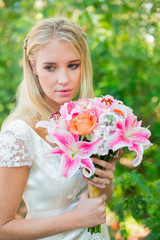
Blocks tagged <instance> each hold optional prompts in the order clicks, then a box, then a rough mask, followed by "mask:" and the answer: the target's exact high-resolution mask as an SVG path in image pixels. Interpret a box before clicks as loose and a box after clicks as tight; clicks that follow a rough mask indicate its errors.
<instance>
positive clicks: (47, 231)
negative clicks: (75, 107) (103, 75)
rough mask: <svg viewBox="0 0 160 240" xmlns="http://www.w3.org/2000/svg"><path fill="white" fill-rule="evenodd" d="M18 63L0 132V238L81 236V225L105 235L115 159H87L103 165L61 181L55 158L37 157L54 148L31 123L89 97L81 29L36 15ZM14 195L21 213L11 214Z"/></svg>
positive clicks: (14, 207) (88, 71) (76, 238)
mask: <svg viewBox="0 0 160 240" xmlns="http://www.w3.org/2000/svg"><path fill="white" fill-rule="evenodd" d="M23 66H24V79H23V81H22V82H21V84H20V87H19V90H18V95H17V96H18V98H17V107H16V108H15V110H14V111H13V112H12V113H11V114H10V115H9V117H8V118H7V119H6V120H5V122H4V124H3V126H2V130H1V133H0V193H1V194H0V240H8V239H15V240H22V239H23V240H37V239H48V240H49V239H51V240H60V239H63V240H80V239H86V240H88V239H90V237H91V236H90V234H89V233H87V228H88V227H93V226H96V225H99V224H102V234H101V235H100V236H99V237H98V235H97V237H96V239H107V240H108V239H109V235H108V230H107V225H106V223H105V222H106V202H107V201H109V200H110V198H111V196H112V193H113V186H112V179H113V174H114V170H115V166H114V165H115V162H116V160H117V159H112V161H110V163H106V162H104V161H102V160H99V159H96V158H93V162H94V163H97V164H99V165H100V166H103V169H104V170H99V169H96V175H98V177H95V178H94V179H92V180H91V179H87V178H85V177H84V176H82V173H81V171H80V170H78V171H77V172H76V174H75V175H74V176H73V177H72V178H71V179H70V180H68V179H65V178H63V177H61V176H60V172H59V166H60V158H59V157H58V156H56V155H55V156H54V157H53V158H52V159H50V160H46V159H45V157H44V155H45V153H47V152H48V151H50V150H51V149H52V148H53V147H55V145H53V144H51V143H49V142H47V140H46V138H45V137H46V134H47V133H46V131H45V130H44V128H43V129H42V128H38V129H36V127H35V126H36V123H37V122H38V121H40V120H48V119H49V118H50V116H51V114H52V113H55V112H57V111H58V110H59V109H60V106H61V105H62V104H64V103H65V102H69V101H71V100H72V99H74V98H75V97H76V96H77V94H79V97H81V98H87V97H94V93H93V86H92V66H91V59H90V53H89V50H88V46H87V41H86V37H85V34H84V32H83V31H82V30H81V28H80V27H79V26H78V25H77V24H76V23H74V22H73V21H71V20H70V19H67V18H62V17H59V18H48V19H43V20H41V21H40V22H38V23H37V24H36V25H35V26H34V27H33V28H32V29H31V31H30V32H29V34H28V36H27V37H26V39H25V42H24V65H23ZM119 156H120V154H119ZM87 183H89V184H91V185H93V186H95V187H98V188H100V189H101V195H100V197H98V198H95V199H90V198H89V197H88V191H87ZM22 197H23V199H24V201H25V204H26V206H27V211H28V213H27V216H26V218H25V219H16V218H15V216H16V212H17V209H18V206H19V204H20V201H21V199H22ZM94 239H95V238H94Z"/></svg>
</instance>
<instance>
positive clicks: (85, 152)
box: [77, 139, 102, 158]
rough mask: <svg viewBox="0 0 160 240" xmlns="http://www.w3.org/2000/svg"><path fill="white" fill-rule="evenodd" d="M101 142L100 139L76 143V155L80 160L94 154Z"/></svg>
mask: <svg viewBox="0 0 160 240" xmlns="http://www.w3.org/2000/svg"><path fill="white" fill-rule="evenodd" d="M101 141H102V140H101V139H97V140H96V141H95V142H78V143H77V145H78V149H79V152H78V153H77V155H78V156H79V157H80V158H88V157H90V156H91V155H92V154H94V153H96V150H97V148H98V147H99V145H100V143H101Z"/></svg>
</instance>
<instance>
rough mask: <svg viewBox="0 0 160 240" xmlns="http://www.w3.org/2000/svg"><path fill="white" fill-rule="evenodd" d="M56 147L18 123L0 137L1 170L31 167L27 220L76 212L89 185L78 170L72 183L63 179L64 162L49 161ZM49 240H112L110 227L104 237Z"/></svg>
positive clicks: (83, 233) (54, 239)
mask: <svg viewBox="0 0 160 240" xmlns="http://www.w3.org/2000/svg"><path fill="white" fill-rule="evenodd" d="M51 149H52V147H51V146H50V145H49V144H48V143H47V142H46V141H44V140H43V139H42V138H41V137H40V136H39V135H38V134H37V133H36V132H35V131H34V130H33V129H32V128H31V127H30V126H29V125H28V124H27V123H25V122H24V121H22V120H16V121H13V122H11V123H10V125H9V126H8V127H7V128H6V129H4V130H3V131H1V133H0V167H18V166H28V167H29V168H30V171H29V177H28V180H27V184H26V187H25V190H24V194H23V199H24V201H25V204H26V206H27V210H28V213H27V216H26V218H27V219H33V218H44V217H49V216H55V215H58V214H61V213H64V212H68V211H71V210H73V209H74V208H75V207H76V206H77V204H78V200H79V198H80V195H81V193H82V192H84V191H86V190H87V184H86V183H85V181H84V180H83V178H82V176H81V174H82V173H81V171H80V170H78V171H77V172H76V174H75V175H74V176H73V177H72V178H71V179H66V178H64V177H61V176H60V160H61V159H60V158H59V157H58V156H56V155H54V156H53V157H52V158H49V159H46V158H45V154H46V153H48V152H49V151H50V150H51ZM45 239H46V240H61V239H62V240H90V239H96V240H98V239H99V240H101V239H102V240H109V235H108V230H107V226H106V224H103V225H102V235H101V236H98V235H97V236H91V235H90V234H89V233H87V229H85V228H83V229H76V230H72V231H67V232H64V233H60V234H57V235H54V236H51V237H47V238H45Z"/></svg>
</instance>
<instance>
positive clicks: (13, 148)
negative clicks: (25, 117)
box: [0, 120, 32, 167]
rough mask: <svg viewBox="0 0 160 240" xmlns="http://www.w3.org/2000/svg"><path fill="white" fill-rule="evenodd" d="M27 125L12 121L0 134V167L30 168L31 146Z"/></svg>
mask: <svg viewBox="0 0 160 240" xmlns="http://www.w3.org/2000/svg"><path fill="white" fill-rule="evenodd" d="M29 129H30V128H29V125H28V124H27V123H26V122H24V121H22V120H14V121H12V122H10V123H9V124H7V126H5V127H4V128H3V129H2V131H1V132H0V167H1V166H2V167H3V166H4V167H5V166H8V167H14V166H25V165H29V166H31V159H32V151H31V149H32V146H31V138H30V131H29Z"/></svg>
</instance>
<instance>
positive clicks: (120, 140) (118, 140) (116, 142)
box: [109, 130, 132, 151]
mask: <svg viewBox="0 0 160 240" xmlns="http://www.w3.org/2000/svg"><path fill="white" fill-rule="evenodd" d="M131 145H132V143H131V141H130V139H127V138H125V135H124V133H123V132H122V131H121V130H119V131H117V132H116V133H115V134H114V135H113V137H112V138H111V141H110V144H109V148H110V149H112V150H113V151H116V150H118V149H120V148H123V147H127V146H131Z"/></svg>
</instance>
